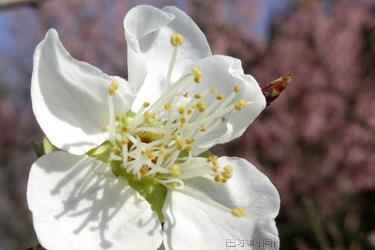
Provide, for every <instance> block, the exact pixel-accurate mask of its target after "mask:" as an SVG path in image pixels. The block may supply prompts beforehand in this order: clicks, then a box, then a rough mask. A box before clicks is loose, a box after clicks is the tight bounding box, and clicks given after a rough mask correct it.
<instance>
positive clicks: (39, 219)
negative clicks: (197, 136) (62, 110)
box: [27, 151, 280, 250]
mask: <svg viewBox="0 0 375 250" xmlns="http://www.w3.org/2000/svg"><path fill="white" fill-rule="evenodd" d="M219 163H220V164H230V165H231V166H232V167H233V169H234V172H233V173H234V174H233V177H232V179H231V180H230V181H228V183H227V184H226V185H220V184H216V183H214V182H211V181H209V180H207V179H205V178H203V177H195V178H191V179H189V180H187V181H186V184H185V188H184V189H183V190H180V191H175V190H169V191H168V195H167V199H166V203H165V205H164V214H165V218H166V221H165V222H164V226H163V228H164V229H163V236H162V233H161V232H162V231H161V230H162V229H161V225H160V223H159V221H158V218H157V216H156V215H155V213H154V212H152V211H151V208H150V206H149V204H148V203H147V202H146V201H145V200H144V199H143V198H141V197H139V196H138V195H137V194H136V192H135V191H134V190H132V189H131V188H129V186H127V183H126V181H124V180H123V179H121V178H120V179H119V178H115V177H114V176H113V175H112V173H111V171H109V168H108V166H106V164H104V163H102V162H98V161H96V160H94V159H92V158H90V157H86V156H85V157H82V156H75V155H72V154H69V153H66V152H62V151H57V152H54V153H51V154H48V155H45V156H43V157H42V158H40V159H39V160H38V161H36V162H35V163H34V164H33V166H32V169H31V171H30V177H29V183H28V189H27V198H28V204H29V208H30V210H31V211H32V213H33V222H34V227H35V230H36V232H37V235H38V239H39V240H40V242H41V244H42V245H43V246H44V247H46V248H47V249H74V250H83V249H87V247H88V246H89V247H90V249H94V250H95V249H103V248H106V249H111V250H112V249H124V247H126V249H140V250H141V249H157V248H158V247H159V246H160V245H161V241H162V237H163V242H164V245H165V247H166V249H181V250H184V249H192V248H193V249H227V247H226V240H231V239H233V240H237V241H238V240H248V239H251V238H252V239H260V240H269V241H271V242H273V243H275V242H276V244H277V246H278V245H279V238H278V233H277V228H276V226H275V221H274V218H275V217H276V215H277V214H278V211H279V204H280V198H279V195H278V192H277V190H276V188H275V187H274V186H273V185H272V183H271V182H270V181H269V179H268V178H267V177H266V176H265V175H263V174H262V173H261V172H260V171H258V170H257V169H256V168H255V167H254V166H253V165H252V164H251V163H249V162H247V161H246V160H244V159H240V158H234V157H221V158H219ZM235 206H236V207H242V208H244V209H246V211H247V215H246V216H244V217H241V218H237V217H234V216H233V215H231V213H230V209H228V208H233V207H235ZM187 232H188V233H187ZM254 249H255V248H254ZM256 249H259V248H256ZM260 249H268V248H267V247H264V248H260ZM270 249H275V248H270Z"/></svg>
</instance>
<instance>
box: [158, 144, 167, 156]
mask: <svg viewBox="0 0 375 250" xmlns="http://www.w3.org/2000/svg"><path fill="white" fill-rule="evenodd" d="M166 154H167V150H166V149H165V147H163V146H161V147H160V148H159V155H160V156H164V155H166Z"/></svg>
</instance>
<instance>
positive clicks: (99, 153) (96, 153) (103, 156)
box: [87, 141, 112, 163]
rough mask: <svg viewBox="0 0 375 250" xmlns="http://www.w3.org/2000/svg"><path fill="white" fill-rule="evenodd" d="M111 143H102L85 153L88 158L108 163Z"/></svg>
mask: <svg viewBox="0 0 375 250" xmlns="http://www.w3.org/2000/svg"><path fill="white" fill-rule="evenodd" d="M111 148H112V143H111V142H110V141H105V142H103V143H102V144H101V145H100V146H98V147H96V148H93V149H91V150H90V151H89V152H87V155H88V156H91V157H93V158H95V159H97V160H99V161H103V162H106V163H108V162H110V155H111Z"/></svg>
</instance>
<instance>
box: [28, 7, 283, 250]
mask: <svg viewBox="0 0 375 250" xmlns="http://www.w3.org/2000/svg"><path fill="white" fill-rule="evenodd" d="M124 27H125V36H126V40H127V43H128V75H129V79H128V81H126V80H124V79H122V78H120V77H114V76H109V75H107V74H105V73H103V72H101V71H100V70H99V69H97V68H95V67H93V66H91V65H89V64H87V63H84V62H80V61H77V60H75V59H74V58H72V57H71V56H70V55H69V53H68V52H67V51H66V50H65V49H64V47H63V46H62V44H61V42H60V41H59V38H58V34H57V32H56V31H55V30H50V31H48V33H47V35H46V37H45V39H44V40H43V41H42V42H41V43H40V44H39V45H38V47H37V48H36V51H35V55H34V70H33V76H32V87H31V96H32V104H33V111H34V114H35V117H36V119H37V121H38V123H39V124H40V126H41V128H42V130H43V131H44V133H45V134H46V136H47V137H48V139H49V140H50V141H51V142H52V144H54V145H55V146H56V147H58V148H60V149H62V151H56V152H53V153H50V154H47V155H45V156H43V157H41V158H40V159H38V160H37V161H36V162H35V163H34V164H33V166H32V169H31V172H30V177H29V183H28V190H27V198H28V204H29V207H30V210H31V211H32V214H33V221H34V227H35V231H36V233H37V236H38V238H39V240H40V242H41V244H42V245H43V246H44V247H46V248H47V249H50V250H55V249H69V250H81V249H94V250H95V249H137V250H142V249H158V248H159V247H160V245H161V244H162V242H163V243H164V246H165V248H166V249H178V250H183V249H227V248H228V247H229V245H228V241H229V244H233V242H232V241H235V243H237V244H240V243H239V241H241V240H242V241H245V246H246V244H247V243H246V241H249V240H250V239H256V240H259V239H260V240H261V241H262V245H261V247H260V248H271V249H275V246H274V244H278V233H277V229H276V226H275V222H274V218H275V217H276V215H277V214H278V210H279V196H278V193H277V191H276V189H275V187H274V186H273V185H272V184H271V182H270V181H269V180H268V178H267V177H265V176H264V175H263V174H262V173H260V172H259V171H258V170H257V169H256V168H255V167H254V166H253V165H251V164H250V163H249V162H247V161H245V160H243V159H239V158H233V157H220V158H217V157H216V156H214V155H211V156H209V157H208V158H207V156H206V157H204V156H203V155H204V154H206V153H203V154H202V152H204V151H206V150H207V149H209V148H210V147H212V146H214V145H215V144H218V143H225V142H228V141H230V140H232V139H234V138H236V137H238V136H240V135H241V134H242V133H243V132H244V131H245V129H246V128H247V127H248V126H249V124H250V123H251V122H252V121H253V120H254V119H255V118H256V117H257V116H258V114H259V113H260V112H261V111H262V110H263V108H264V107H265V99H264V96H263V95H262V92H261V90H260V88H259V86H258V83H257V82H256V81H255V80H254V78H253V77H251V76H250V75H245V74H244V72H243V69H242V67H241V63H240V61H239V60H238V59H235V58H231V57H227V56H217V55H216V56H212V55H211V51H210V49H209V46H208V44H207V41H206V39H205V37H204V35H203V33H202V32H201V31H200V29H199V28H198V27H197V26H196V25H195V23H194V22H193V21H192V20H191V19H190V18H189V17H188V16H187V15H186V14H185V13H183V12H182V11H181V10H179V9H177V8H174V7H165V8H163V9H157V8H154V7H151V6H137V7H135V8H133V9H132V10H130V11H129V12H128V14H127V15H126V17H125V19H124ZM160 222H163V224H162V225H163V226H162V225H161V223H160ZM253 243H254V242H253ZM249 244H250V243H249ZM253 245H254V244H253ZM262 246H263V247H262ZM249 248H251V249H255V248H256V249H259V246H257V245H254V246H253V247H248V248H247V249H249ZM231 249H233V248H231Z"/></svg>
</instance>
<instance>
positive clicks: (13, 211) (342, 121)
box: [0, 0, 375, 250]
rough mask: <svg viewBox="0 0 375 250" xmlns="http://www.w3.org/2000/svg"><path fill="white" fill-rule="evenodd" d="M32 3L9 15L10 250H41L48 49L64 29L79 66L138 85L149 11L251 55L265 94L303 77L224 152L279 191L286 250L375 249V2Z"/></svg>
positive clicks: (5, 124)
mask: <svg viewBox="0 0 375 250" xmlns="http://www.w3.org/2000/svg"><path fill="white" fill-rule="evenodd" d="M3 2H4V3H5V2H11V1H1V2H0V4H3ZM16 2H22V1H16ZM25 2H27V4H26V5H24V4H23V3H17V4H14V5H11V6H10V5H3V6H1V8H2V9H1V10H0V41H1V42H0V197H1V202H0V249H23V248H27V247H30V246H32V245H35V243H36V239H35V236H34V233H33V229H32V224H31V218H30V213H29V212H28V209H27V203H26V183H27V178H28V172H29V168H30V165H31V164H32V162H33V161H34V160H35V159H36V155H35V154H34V152H33V149H32V140H36V141H41V139H42V134H41V131H40V129H39V128H38V125H37V124H36V121H35V119H34V117H33V115H32V111H31V103H30V95H29V89H30V77H31V70H32V53H33V50H34V48H35V46H36V44H37V43H38V42H39V41H40V40H41V39H42V38H43V36H44V33H45V32H46V30H47V29H48V28H50V27H54V28H56V29H57V30H58V31H59V33H60V36H61V39H62V41H63V43H64V45H65V46H66V47H67V48H68V50H69V51H70V52H71V53H72V55H74V56H75V57H76V58H79V59H81V60H85V61H88V62H90V63H92V64H94V65H96V66H98V67H100V68H102V69H103V70H104V71H105V72H107V73H110V74H115V75H120V76H123V77H126V46H125V42H124V37H123V28H122V18H123V16H124V14H125V13H126V11H127V10H128V9H129V8H131V7H132V6H134V5H136V4H140V3H151V4H154V5H156V6H163V5H165V4H173V5H177V6H179V7H180V8H182V9H184V10H185V11H187V12H188V13H189V14H190V15H191V16H192V18H193V19H194V20H195V21H197V23H198V25H199V26H200V27H201V28H202V29H203V31H204V32H205V34H206V35H207V38H208V40H209V43H210V44H211V46H212V50H213V52H214V53H216V54H228V55H231V56H234V57H238V58H240V59H241V60H242V62H243V67H244V69H245V71H246V72H248V73H251V74H252V75H253V76H254V77H255V78H256V79H258V81H259V82H260V83H261V84H262V85H264V84H267V83H269V82H270V81H271V80H273V79H275V78H277V77H279V76H280V75H285V74H288V73H292V74H293V75H294V79H295V80H294V83H293V84H292V85H291V86H289V87H288V89H287V90H286V91H285V92H284V93H283V95H282V96H281V97H280V98H278V99H277V100H276V101H275V102H274V103H272V105H271V106H270V107H269V108H267V110H266V111H265V112H264V113H263V114H262V115H261V116H260V118H259V119H258V120H257V121H256V122H254V124H253V125H252V126H251V127H250V129H248V131H247V132H246V134H245V136H243V137H241V138H240V139H238V140H236V141H234V142H232V143H230V144H227V145H224V146H218V147H216V148H215V151H216V152H217V153H218V154H227V155H235V156H240V157H244V158H246V159H248V160H250V161H252V162H253V163H254V164H255V165H256V166H258V167H259V168H260V169H261V170H262V171H263V172H265V173H266V174H267V175H268V176H269V177H270V179H271V180H272V182H273V183H274V184H275V185H276V186H277V188H278V190H279V192H280V195H281V199H282V207H281V211H280V215H279V217H278V219H277V221H278V227H279V232H280V237H281V247H282V249H338V250H339V249H353V250H354V249H374V248H375V154H374V152H375V86H374V84H375V67H374V66H375V7H374V1H364V0H363V1H360V0H358V1H355V0H335V1H333V0H332V1H329V0H322V1H320V0H316V1H314V0H294V1H292V0H290V1H287V0H267V1H265V0H248V1H240V0H232V1H229V0H227V1H226V0H211V1H203V0H191V1H187V0H179V1H178V0H176V1H130V0H129V1H115V0H110V1H99V0H90V1H89V0H67V1H58V0H46V1H25ZM30 3H31V4H30Z"/></svg>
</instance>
